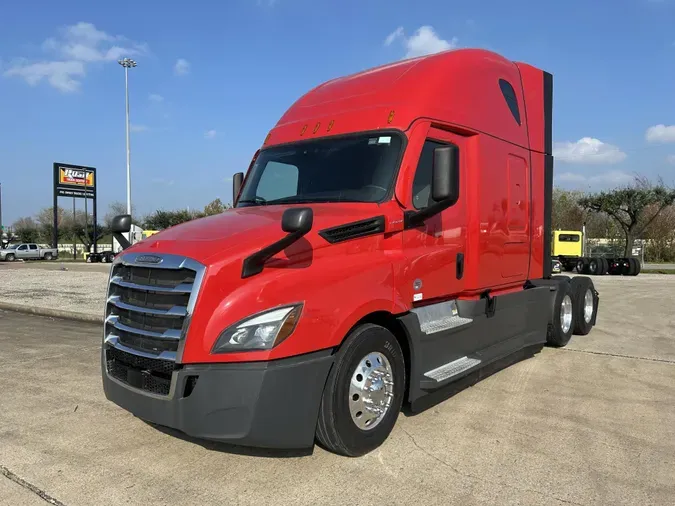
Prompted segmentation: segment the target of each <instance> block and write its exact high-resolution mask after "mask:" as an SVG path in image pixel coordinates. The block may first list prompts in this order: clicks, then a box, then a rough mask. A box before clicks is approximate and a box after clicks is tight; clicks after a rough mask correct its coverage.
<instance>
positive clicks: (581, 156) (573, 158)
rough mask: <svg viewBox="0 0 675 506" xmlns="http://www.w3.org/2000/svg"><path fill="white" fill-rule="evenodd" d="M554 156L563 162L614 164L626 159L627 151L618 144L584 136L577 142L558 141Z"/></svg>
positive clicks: (554, 147) (555, 145) (554, 146)
mask: <svg viewBox="0 0 675 506" xmlns="http://www.w3.org/2000/svg"><path fill="white" fill-rule="evenodd" d="M553 156H554V157H555V158H556V160H559V161H561V162H567V163H585V164H594V165H595V164H614V163H619V162H622V161H623V160H625V159H626V153H624V152H623V151H621V150H620V149H619V148H618V147H617V146H614V145H612V144H607V143H605V142H602V141H601V140H598V139H594V138H593V137H584V138H582V139H579V140H578V141H576V142H556V143H555V144H554V145H553Z"/></svg>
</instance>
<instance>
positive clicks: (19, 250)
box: [0, 242, 59, 262]
mask: <svg viewBox="0 0 675 506" xmlns="http://www.w3.org/2000/svg"><path fill="white" fill-rule="evenodd" d="M58 256H59V253H58V251H57V250H56V248H40V247H39V246H38V245H37V244H35V243H31V242H27V243H26V242H24V243H20V244H12V245H10V246H7V248H4V249H0V260H3V261H7V262H13V261H14V260H55V259H56V258H57V257H58Z"/></svg>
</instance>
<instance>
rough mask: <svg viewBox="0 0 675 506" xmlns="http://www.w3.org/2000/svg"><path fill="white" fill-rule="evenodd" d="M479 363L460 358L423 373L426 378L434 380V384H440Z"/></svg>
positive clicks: (472, 359) (470, 359)
mask: <svg viewBox="0 0 675 506" xmlns="http://www.w3.org/2000/svg"><path fill="white" fill-rule="evenodd" d="M480 363H481V361H480V360H478V359H477V358H469V357H462V358H458V359H457V360H453V361H452V362H448V363H447V364H445V365H442V366H440V367H437V368H436V369H432V370H431V371H428V372H425V373H424V375H425V376H426V377H427V378H431V379H432V380H436V383H441V382H443V381H445V380H447V379H448V378H452V377H453V376H456V375H458V374H460V373H463V372H464V371H468V370H469V369H471V368H472V367H475V366H477V365H478V364H480Z"/></svg>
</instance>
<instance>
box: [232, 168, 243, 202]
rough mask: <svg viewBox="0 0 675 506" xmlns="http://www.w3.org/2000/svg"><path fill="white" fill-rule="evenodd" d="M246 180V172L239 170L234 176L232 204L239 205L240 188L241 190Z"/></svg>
mask: <svg viewBox="0 0 675 506" xmlns="http://www.w3.org/2000/svg"><path fill="white" fill-rule="evenodd" d="M243 181H244V173H243V172H237V173H236V174H235V175H234V176H232V206H233V207H234V206H236V205H237V197H238V196H239V190H241V183H242V182H243Z"/></svg>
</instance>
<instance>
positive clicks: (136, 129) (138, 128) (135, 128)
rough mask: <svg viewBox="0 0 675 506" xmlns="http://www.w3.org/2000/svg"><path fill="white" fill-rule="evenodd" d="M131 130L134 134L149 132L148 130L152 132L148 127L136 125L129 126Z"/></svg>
mask: <svg viewBox="0 0 675 506" xmlns="http://www.w3.org/2000/svg"><path fill="white" fill-rule="evenodd" d="M129 130H131V131H132V132H147V131H148V130H150V127H148V126H147V125H136V124H134V123H132V124H131V125H130V126H129Z"/></svg>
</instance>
